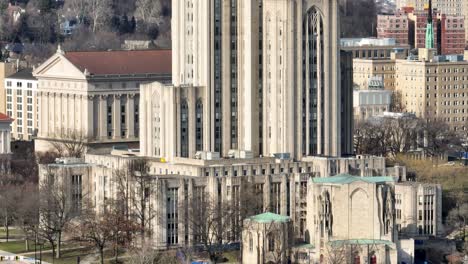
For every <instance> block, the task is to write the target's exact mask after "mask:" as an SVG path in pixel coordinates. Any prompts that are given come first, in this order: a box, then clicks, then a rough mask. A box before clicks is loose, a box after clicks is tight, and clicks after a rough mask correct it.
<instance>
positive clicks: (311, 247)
mask: <svg viewBox="0 0 468 264" xmlns="http://www.w3.org/2000/svg"><path fill="white" fill-rule="evenodd" d="M294 248H304V249H314V248H315V246H314V245H312V244H307V243H303V244H299V245H295V246H294Z"/></svg>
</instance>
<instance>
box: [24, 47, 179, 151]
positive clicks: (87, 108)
mask: <svg viewBox="0 0 468 264" xmlns="http://www.w3.org/2000/svg"><path fill="white" fill-rule="evenodd" d="M33 74H34V76H35V77H36V78H37V79H38V81H39V89H38V99H39V104H40V105H41V106H42V107H41V111H40V115H39V133H38V137H37V140H36V141H35V144H36V150H37V151H47V150H49V149H50V148H51V144H50V142H53V141H57V140H58V141H60V140H69V139H70V138H78V139H80V140H84V141H86V142H87V143H88V145H90V146H91V145H94V146H95V147H97V146H99V145H102V146H106V145H114V144H118V143H123V144H132V143H135V142H138V138H139V127H140V125H139V119H140V118H139V114H140V112H139V107H140V105H139V93H140V85H143V84H144V83H147V82H151V81H160V82H161V83H170V82H171V51H169V50H150V51H104V52H63V51H61V50H60V49H59V50H58V51H57V53H56V54H55V55H54V56H52V57H51V58H50V59H48V60H47V61H46V62H44V63H43V64H42V65H41V66H40V67H39V68H36V69H35V71H34V72H33ZM77 134H78V137H76V135H77ZM136 144H137V143H136Z"/></svg>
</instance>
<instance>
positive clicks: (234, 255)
mask: <svg viewBox="0 0 468 264" xmlns="http://www.w3.org/2000/svg"><path fill="white" fill-rule="evenodd" d="M239 253H240V251H228V252H224V253H223V257H225V258H227V261H226V263H239V260H238V256H239Z"/></svg>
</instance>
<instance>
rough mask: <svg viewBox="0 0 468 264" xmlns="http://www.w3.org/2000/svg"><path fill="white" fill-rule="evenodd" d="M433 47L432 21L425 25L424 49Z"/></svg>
mask: <svg viewBox="0 0 468 264" xmlns="http://www.w3.org/2000/svg"><path fill="white" fill-rule="evenodd" d="M433 48H434V28H433V26H432V22H430V23H427V25H426V49H433Z"/></svg>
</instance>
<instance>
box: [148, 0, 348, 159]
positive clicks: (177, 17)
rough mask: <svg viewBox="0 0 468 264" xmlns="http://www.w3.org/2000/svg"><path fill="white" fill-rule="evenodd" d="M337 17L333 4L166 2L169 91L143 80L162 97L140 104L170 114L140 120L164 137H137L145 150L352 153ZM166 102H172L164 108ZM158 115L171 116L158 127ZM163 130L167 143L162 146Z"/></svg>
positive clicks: (214, 0)
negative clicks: (169, 21) (169, 143)
mask: <svg viewBox="0 0 468 264" xmlns="http://www.w3.org/2000/svg"><path fill="white" fill-rule="evenodd" d="M313 6H316V7H313ZM208 10H212V13H208ZM319 10H321V11H319ZM323 12H325V13H323ZM337 16H338V3H336V2H335V1H332V2H330V3H328V2H327V3H321V2H317V3H316V2H314V1H312V2H311V3H302V2H301V1H299V2H295V1H286V0H282V1H268V0H267V1H244V0H238V1H234V0H233V1H221V0H212V1H208V2H198V1H185V2H177V3H174V4H173V17H174V18H173V28H172V35H173V38H172V39H173V53H172V54H173V59H172V61H173V68H172V74H173V87H171V88H169V87H167V86H161V85H158V84H148V85H146V86H144V88H143V90H145V89H148V90H147V91H146V92H145V91H143V90H142V91H143V92H142V93H148V94H154V93H157V94H159V95H162V94H164V95H165V96H166V97H164V96H159V97H158V96H151V97H145V98H148V102H147V104H146V105H147V107H153V108H154V107H156V108H164V107H165V110H161V111H165V112H168V113H169V112H170V113H171V114H172V115H174V116H170V115H169V116H166V117H165V118H160V117H156V120H159V121H157V122H154V123H153V124H152V123H151V122H149V121H151V120H153V121H154V118H155V117H154V116H152V115H158V114H154V112H155V111H153V114H148V115H147V116H146V117H147V118H148V119H147V120H148V122H143V123H142V124H146V125H148V127H146V128H145V129H144V130H143V131H148V134H147V135H149V131H152V130H154V129H151V126H154V127H153V128H156V127H157V129H156V130H157V131H164V133H162V134H161V135H160V136H159V137H158V138H157V139H155V138H153V139H151V140H149V139H145V137H146V136H144V137H143V138H142V142H141V144H142V148H141V149H142V151H143V153H144V154H145V155H153V154H155V153H165V155H168V154H169V153H172V154H170V156H172V155H174V156H182V157H194V155H195V153H196V152H197V151H209V152H219V153H220V154H221V156H227V155H228V153H229V150H233V149H238V150H243V151H249V152H252V153H253V154H254V155H259V154H262V155H267V156H270V155H273V154H275V153H290V154H291V156H293V157H296V158H300V157H302V156H309V155H326V156H340V155H342V154H343V153H350V152H351V143H350V142H351V132H350V130H347V129H344V126H342V124H343V123H342V122H346V121H347V120H341V119H342V117H343V119H346V118H348V116H347V115H345V116H342V115H341V113H342V110H343V109H342V107H343V106H344V105H349V107H350V110H349V111H344V110H343V111H344V112H346V113H348V112H351V104H344V103H343V102H344V101H345V100H346V99H347V98H349V96H347V93H348V92H349V94H351V85H343V86H344V87H342V84H341V82H340V75H341V69H340V67H341V62H342V61H340V50H339V25H338V17H337ZM325 17H326V18H327V19H328V20H327V21H325V20H324V19H325ZM294 39H296V40H297V41H294ZM349 59H351V57H350V58H349ZM344 84H346V83H344ZM347 90H349V91H347ZM171 100H172V101H174V102H175V104H176V107H175V108H172V106H170V105H165V104H164V102H165V101H166V102H167V101H171ZM175 115H180V116H175ZM349 118H351V116H349ZM166 119H167V122H173V121H170V120H175V122H173V123H171V124H172V126H171V127H169V126H167V125H164V127H163V122H164V120H166ZM168 129H169V130H168ZM195 131H196V133H195ZM165 135H166V136H167V137H172V139H171V140H173V142H174V146H173V150H171V151H169V152H168V151H166V150H167V149H166V148H164V142H167V140H168V138H165ZM336 139H339V140H336ZM150 141H152V142H150ZM156 142H157V143H156ZM154 144H156V145H157V146H162V149H161V148H159V147H155V146H154Z"/></svg>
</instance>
